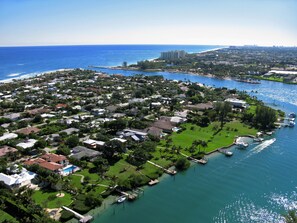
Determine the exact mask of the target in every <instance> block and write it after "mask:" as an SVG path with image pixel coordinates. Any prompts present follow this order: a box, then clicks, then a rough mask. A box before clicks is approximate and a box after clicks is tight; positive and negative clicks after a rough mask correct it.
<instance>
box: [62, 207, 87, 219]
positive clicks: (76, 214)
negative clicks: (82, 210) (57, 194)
mask: <svg viewBox="0 0 297 223" xmlns="http://www.w3.org/2000/svg"><path fill="white" fill-rule="evenodd" d="M62 208H63V209H64V210H66V211H69V212H71V213H72V214H74V216H75V217H76V218H78V219H79V222H81V223H87V222H90V221H91V220H92V219H93V217H92V216H91V215H86V216H84V215H81V214H79V213H77V212H76V211H74V210H72V209H70V208H68V207H65V206H62Z"/></svg>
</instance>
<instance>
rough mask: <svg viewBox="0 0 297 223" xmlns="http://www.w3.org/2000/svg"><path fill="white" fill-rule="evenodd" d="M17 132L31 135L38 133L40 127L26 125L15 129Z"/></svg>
mask: <svg viewBox="0 0 297 223" xmlns="http://www.w3.org/2000/svg"><path fill="white" fill-rule="evenodd" d="M15 132H16V133H19V134H23V135H30V134H31V133H38V132H40V129H39V128H37V127H34V126H32V127H26V128H22V129H19V130H16V131H15Z"/></svg>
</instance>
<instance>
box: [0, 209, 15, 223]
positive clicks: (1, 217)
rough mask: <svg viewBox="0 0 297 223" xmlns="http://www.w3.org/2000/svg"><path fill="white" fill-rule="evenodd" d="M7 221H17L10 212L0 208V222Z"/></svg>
mask: <svg viewBox="0 0 297 223" xmlns="http://www.w3.org/2000/svg"><path fill="white" fill-rule="evenodd" d="M5 220H6V221H9V222H11V223H13V222H15V223H17V222H18V221H17V220H16V219H15V218H14V217H12V216H11V215H10V214H8V213H6V212H5V211H2V210H0V223H1V222H4V221H5Z"/></svg>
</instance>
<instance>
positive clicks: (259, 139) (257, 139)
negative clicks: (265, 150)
mask: <svg viewBox="0 0 297 223" xmlns="http://www.w3.org/2000/svg"><path fill="white" fill-rule="evenodd" d="M263 141H264V139H263V138H254V142H263Z"/></svg>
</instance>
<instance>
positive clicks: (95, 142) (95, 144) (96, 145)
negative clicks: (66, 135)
mask: <svg viewBox="0 0 297 223" xmlns="http://www.w3.org/2000/svg"><path fill="white" fill-rule="evenodd" d="M83 143H84V145H85V146H86V147H89V148H91V149H96V148H102V147H103V146H104V145H105V142H103V141H98V140H94V139H87V140H85V141H83Z"/></svg>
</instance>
